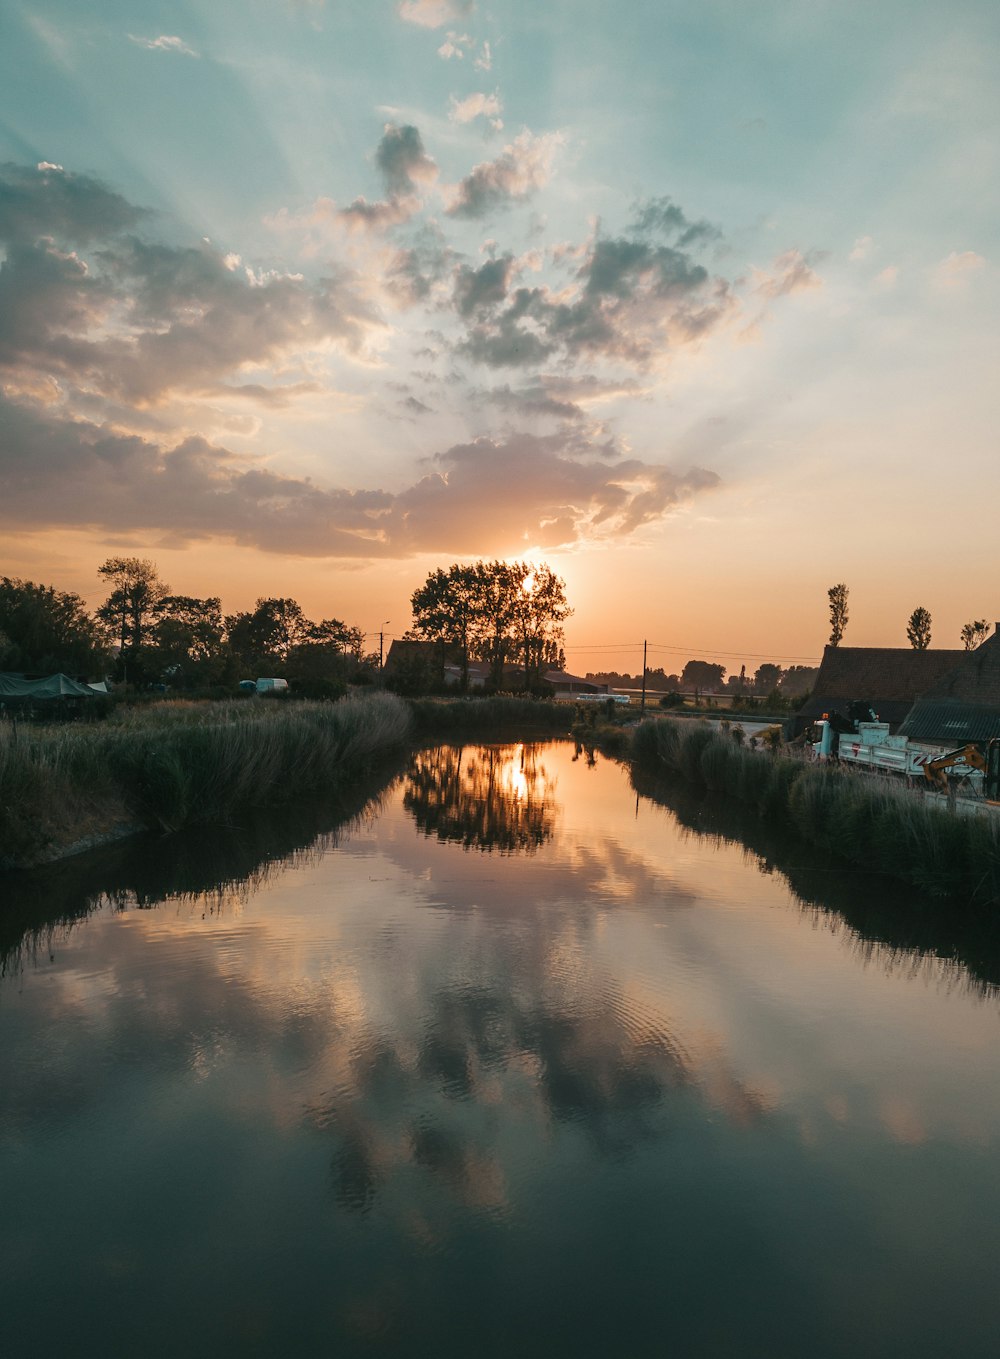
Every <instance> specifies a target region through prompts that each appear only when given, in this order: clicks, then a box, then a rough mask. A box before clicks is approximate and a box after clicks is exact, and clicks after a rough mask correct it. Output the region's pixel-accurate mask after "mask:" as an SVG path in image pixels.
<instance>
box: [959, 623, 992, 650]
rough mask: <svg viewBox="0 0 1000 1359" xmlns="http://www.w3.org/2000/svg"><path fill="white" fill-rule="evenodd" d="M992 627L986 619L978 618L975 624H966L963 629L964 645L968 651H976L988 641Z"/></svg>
mask: <svg viewBox="0 0 1000 1359" xmlns="http://www.w3.org/2000/svg"><path fill="white" fill-rule="evenodd" d="M989 630H990V625H989V623H987V621H986V619H985V618H978V619H976V621H975V622H974V623H966V624H965V625H964V627H963V628H962V633H961V637H962V645H963V646H964V647H965V649H966V651H975V649H976V647H977V646H980V645H982V643H983V642H985V641H986V637H987V634H988V633H989Z"/></svg>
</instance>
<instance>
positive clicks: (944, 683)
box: [925, 623, 1000, 710]
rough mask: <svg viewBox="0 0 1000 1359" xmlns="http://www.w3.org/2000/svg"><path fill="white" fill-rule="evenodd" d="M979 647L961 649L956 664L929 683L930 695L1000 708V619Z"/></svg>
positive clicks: (928, 693)
mask: <svg viewBox="0 0 1000 1359" xmlns="http://www.w3.org/2000/svg"><path fill="white" fill-rule="evenodd" d="M997 629H998V630H997V631H996V632H994V633H993V635H992V636H991V637H987V639H986V641H985V642H983V644H982V646H977V647H976V649H975V651H960V652H959V653H958V659H957V661H956V663H955V665H954V666H953V668H952V669H951V670H949V671H947V672H946V673H945V674H943V675H941V676H939V677H938V678H937V681H936V682H935V683H934V684H931V685H928V687H927V689H926V691H925V693H926V695H927V697H928V698H930V697H932V696H933V697H934V698H953V699H958V700H959V701H960V702H963V703H971V704H975V705H976V706H978V707H983V708H996V709H998V710H1000V623H998V624H997Z"/></svg>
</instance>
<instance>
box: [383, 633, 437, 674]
mask: <svg viewBox="0 0 1000 1359" xmlns="http://www.w3.org/2000/svg"><path fill="white" fill-rule="evenodd" d="M418 659H419V660H427V661H436V662H440V660H441V643H440V642H422V641H419V640H412V641H411V640H410V639H409V638H407V639H406V640H405V641H401V640H399V639H396V638H394V639H393V640H392V641H391V642H390V643H389V650H388V652H387V653H386V657H385V668H386V670H390V669H392V667H393V666H394V665H398V664H399V662H401V661H404V662H405V661H414V660H418Z"/></svg>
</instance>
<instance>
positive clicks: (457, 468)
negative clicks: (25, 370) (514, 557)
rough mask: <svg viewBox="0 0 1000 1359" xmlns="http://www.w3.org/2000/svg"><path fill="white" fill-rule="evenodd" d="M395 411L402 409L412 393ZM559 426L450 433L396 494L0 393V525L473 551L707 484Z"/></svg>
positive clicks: (586, 534) (295, 545)
mask: <svg viewBox="0 0 1000 1359" xmlns="http://www.w3.org/2000/svg"><path fill="white" fill-rule="evenodd" d="M406 404H407V405H408V409H410V410H411V411H413V412H414V413H416V414H420V413H422V412H421V411H420V410H419V409H418V408H419V407H420V406H422V403H419V402H416V401H415V400H414V401H413V403H412V405H409V404H408V403H406ZM608 458H609V450H608V449H607V447H605V446H597V447H590V446H588V445H587V443H586V441H583V440H581V439H579V438H578V437H570V436H567V435H564V434H560V435H551V436H547V437H536V436H533V435H530V434H512V435H510V436H509V437H508V438H506V439H503V440H491V439H477V440H474V441H473V442H472V443H468V444H458V445H455V446H454V447H452V448H449V449H448V450H446V451H445V452H443V453H440V454H439V455H437V456H436V457H435V458H434V459H433V460H432V470H430V471H429V472H428V473H427V474H426V475H425V476H423V477H421V478H420V479H419V480H418V481H417V482H415V483H414V484H412V485H411V486H409V487H406V488H405V489H404V490H402V491H400V492H398V493H396V494H392V493H390V492H386V491H382V490H343V489H330V490H326V489H323V488H321V487H319V486H316V485H315V484H314V483H313V482H311V481H308V480H303V479H301V478H296V477H290V476H283V475H281V474H280V473H276V472H273V471H271V470H269V469H267V468H265V467H263V466H261V465H260V464H259V463H255V462H253V461H251V460H248V459H246V458H240V457H237V456H236V455H235V454H233V453H232V452H230V451H229V450H228V449H226V448H222V447H219V446H217V445H213V444H210V443H209V442H208V441H207V440H205V439H201V438H187V439H183V440H182V441H180V442H178V443H177V444H176V445H175V446H174V447H172V448H167V447H164V446H162V445H160V444H158V443H154V442H153V441H152V440H149V439H144V438H141V437H139V436H137V435H132V434H122V433H120V432H118V431H115V430H113V429H111V428H109V427H106V426H100V425H97V424H94V423H92V422H89V421H84V420H68V419H65V418H63V417H61V416H54V415H51V414H49V413H46V412H40V411H37V410H32V409H30V408H28V407H25V406H21V405H18V404H15V403H13V402H11V401H9V400H5V399H2V398H0V492H2V494H0V523H2V524H5V525H6V526H9V527H15V526H16V527H18V528H21V529H23V528H27V527H33V528H41V527H52V526H60V527H79V528H84V527H86V528H97V529H103V530H106V531H107V530H114V531H115V532H116V533H118V534H127V533H130V532H131V533H138V534H142V535H144V536H145V537H146V538H147V539H148V537H149V536H150V535H151V534H162V535H163V536H164V537H168V538H169V540H170V541H172V542H174V543H179V542H193V541H199V540H205V539H208V538H216V539H223V540H229V541H234V542H237V543H241V544H245V545H249V546H253V547H256V548H259V549H261V550H263V551H266V552H294V553H296V554H300V555H307V556H316V557H348V558H350V557H355V558H357V557H362V558H375V557H405V556H409V555H411V554H413V553H418V552H426V551H443V552H453V553H458V552H476V553H484V552H486V553H488V552H493V551H504V550H512V549H516V548H517V547H518V546H519V545H521V544H525V543H528V544H531V545H536V544H537V545H538V546H544V547H550V548H551V547H558V546H563V545H569V544H572V543H574V542H577V541H580V540H582V539H584V538H593V537H606V536H615V535H622V534H629V533H632V532H634V531H636V530H638V529H640V528H642V527H643V526H645V525H649V524H651V523H654V522H656V521H658V520H660V519H662V518H663V517H664V516H666V515H668V514H669V513H670V512H671V510H673V509H674V508H675V507H676V506H677V505H679V504H680V503H682V502H683V501H685V500H687V499H689V498H691V497H692V496H694V495H697V494H700V493H701V492H703V491H706V490H709V489H711V488H712V487H714V486H715V485H717V483H718V478H717V477H716V475H715V474H714V473H712V472H709V471H705V470H704V469H700V468H694V469H691V470H689V471H687V472H684V473H678V472H675V471H673V470H672V469H670V468H668V467H666V466H662V465H657V464H650V463H645V462H642V461H640V460H638V459H629V460H625V461H612V462H609V460H608Z"/></svg>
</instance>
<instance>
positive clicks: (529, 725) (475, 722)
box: [409, 694, 576, 741]
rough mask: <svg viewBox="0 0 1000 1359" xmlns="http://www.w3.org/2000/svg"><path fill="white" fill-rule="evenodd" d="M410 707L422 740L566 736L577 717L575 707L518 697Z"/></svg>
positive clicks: (426, 701) (416, 702)
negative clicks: (422, 737)
mask: <svg viewBox="0 0 1000 1359" xmlns="http://www.w3.org/2000/svg"><path fill="white" fill-rule="evenodd" d="M409 705H410V711H411V713H412V715H413V723H414V729H415V731H416V733H417V735H419V736H435V737H438V736H439V737H445V738H447V737H449V736H452V735H454V736H475V737H478V738H479V739H481V740H487V741H488V740H490V739H496V740H502V739H503V738H505V737H508V738H509V737H511V736H515V737H519V736H523V735H531V736H536V735H549V736H566V735H568V734H569V731H570V728H571V727H572V725H573V721H574V718H575V715H576V710H575V708H574V706H573V704H572V703H556V702H553V701H552V700H550V699H544V698H530V697H529V698H526V697H522V696H519V695H517V694H493V695H491V696H489V697H486V698H443V699H440V698H412V699H410V700H409Z"/></svg>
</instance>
